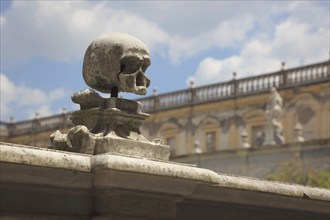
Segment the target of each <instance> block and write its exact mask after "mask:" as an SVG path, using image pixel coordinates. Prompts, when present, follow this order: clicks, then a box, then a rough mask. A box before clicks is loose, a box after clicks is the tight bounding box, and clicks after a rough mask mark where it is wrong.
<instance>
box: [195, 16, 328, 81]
mask: <svg viewBox="0 0 330 220" xmlns="http://www.w3.org/2000/svg"><path fill="white" fill-rule="evenodd" d="M316 27H317V26H316ZM329 38H330V36H329V29H325V28H324V27H323V26H322V25H321V26H320V27H318V28H315V26H312V25H311V24H308V23H304V22H298V21H297V20H296V19H290V18H288V19H286V20H285V21H283V22H282V23H280V24H278V25H277V26H276V27H275V33H274V36H273V38H272V39H269V38H268V37H266V38H264V37H263V36H262V37H259V38H255V39H250V40H249V41H247V42H246V44H245V45H244V47H243V48H242V50H241V51H240V53H239V54H238V55H233V56H230V57H226V58H224V59H217V58H214V57H207V58H205V59H203V60H202V61H201V62H200V64H199V66H198V69H197V70H196V73H195V75H194V76H193V78H194V79H195V80H196V82H197V84H199V85H201V84H206V83H211V82H212V83H213V82H214V81H222V80H230V79H231V77H232V72H233V71H236V72H237V73H238V76H239V77H244V76H248V75H257V74H261V73H267V72H272V71H277V70H279V69H280V68H281V62H282V61H285V62H286V67H293V66H298V65H301V64H307V63H311V62H317V61H322V60H325V59H327V58H328V57H327V55H328V53H329V48H330V45H329Z"/></svg>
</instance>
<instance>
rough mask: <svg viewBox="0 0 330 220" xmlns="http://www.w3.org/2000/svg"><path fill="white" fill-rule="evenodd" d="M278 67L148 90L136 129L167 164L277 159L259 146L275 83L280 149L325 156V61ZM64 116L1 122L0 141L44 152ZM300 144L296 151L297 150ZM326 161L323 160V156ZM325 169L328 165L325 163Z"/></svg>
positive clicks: (65, 126)
mask: <svg viewBox="0 0 330 220" xmlns="http://www.w3.org/2000/svg"><path fill="white" fill-rule="evenodd" d="M282 67H283V68H282V69H281V70H279V71H276V72H273V73H267V74H262V75H258V76H253V77H247V78H241V79H237V78H236V73H234V74H233V79H232V80H230V81H227V82H220V83H216V84H211V85H206V86H202V87H195V86H194V83H193V82H192V83H191V86H190V88H188V89H184V90H180V91H174V92H171V93H166V94H159V95H158V94H157V91H155V90H154V91H153V95H151V96H149V97H146V98H142V99H139V100H138V101H140V102H141V104H142V110H143V112H146V113H149V114H150V118H149V119H148V120H147V121H146V122H145V123H144V124H143V126H142V129H141V131H142V133H143V134H144V135H145V136H146V137H147V138H148V139H149V140H153V139H154V138H161V139H162V140H163V141H164V143H165V144H167V145H169V146H171V148H172V151H171V157H172V159H173V160H176V161H181V162H189V163H190V162H192V161H194V160H197V159H196V156H198V157H201V158H202V161H201V162H202V163H203V164H204V167H205V168H211V169H213V170H216V171H221V168H219V169H217V168H216V166H217V165H216V164H217V162H215V164H214V163H212V164H209V165H207V164H208V162H207V161H211V159H210V158H212V160H215V161H217V158H218V159H219V158H224V157H226V155H227V156H228V155H233V152H236V154H237V155H236V156H237V157H240V156H242V152H243V154H246V152H247V150H248V152H251V154H252V152H257V151H260V152H265V151H267V149H273V150H269V152H273V153H271V154H269V155H275V154H274V152H275V151H278V150H276V147H278V146H272V147H269V146H268V147H267V146H264V144H263V143H264V138H265V130H264V128H265V124H266V121H267V116H266V108H267V106H266V105H267V101H268V99H269V97H270V90H271V88H272V87H273V86H274V87H275V88H276V89H277V91H278V94H279V95H280V96H281V97H282V99H283V116H282V125H283V137H284V139H285V143H284V144H281V145H283V146H287V147H286V148H283V149H284V151H283V152H285V151H287V149H289V148H290V146H297V145H296V144H297V143H298V142H306V143H312V145H313V146H314V145H315V146H316V148H318V147H319V146H323V148H322V149H323V150H321V151H320V152H323V153H321V155H324V149H328V150H327V152H329V141H328V140H329V139H330V124H329V123H330V122H329V121H330V73H329V70H330V61H329V60H328V61H325V62H319V63H314V64H311V65H305V66H300V67H296V68H291V69H284V65H283V66H282ZM69 116H70V113H65V112H63V114H60V115H54V116H50V117H45V118H37V117H36V118H35V119H33V120H27V121H21V122H14V121H11V122H8V123H5V122H1V141H3V142H11V143H19V144H25V145H32V146H38V147H47V146H48V142H49V135H50V134H51V133H53V132H54V131H55V130H57V129H59V130H61V131H62V132H63V133H66V132H68V130H69V129H70V127H72V126H73V125H72V123H71V122H70V120H69ZM318 143H320V144H318ZM324 143H326V144H324ZM299 146H300V147H298V148H299V149H300V148H301V146H302V145H299ZM274 147H275V148H274ZM296 148H297V147H294V149H296ZM196 149H197V151H196ZM274 149H275V150H274ZM277 149H279V148H277ZM295 151H296V150H292V151H290V152H291V153H292V152H295ZM298 151H299V150H298ZM298 151H297V152H298ZM240 152H241V153H240ZM244 152H245V153H244ZM299 152H302V151H299ZM238 154H240V155H238ZM216 155H218V156H216ZM290 155H291V154H290ZM292 155H293V154H292ZM292 155H291V156H292ZM214 157H215V158H214ZM327 157H328V160H329V154H328V155H327ZM243 158H245V159H246V157H245V156H244V157H243ZM282 158H283V157H282ZM236 159H237V158H236ZM245 159H244V160H245ZM198 160H200V158H199V159H198ZM266 160H267V159H266ZM222 161H224V159H222ZM232 161H234V159H232ZM244 163H245V162H244ZM203 164H201V166H203ZM244 166H246V165H244ZM325 166H328V167H329V163H326V165H325ZM244 169H246V167H245V168H239V170H240V171H239V172H238V171H233V172H236V173H239V174H243V175H244V174H247V175H252V176H258V177H260V176H262V175H264V174H260V175H259V174H249V173H246V172H241V171H242V170H244Z"/></svg>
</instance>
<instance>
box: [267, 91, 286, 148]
mask: <svg viewBox="0 0 330 220" xmlns="http://www.w3.org/2000/svg"><path fill="white" fill-rule="evenodd" d="M266 115H267V122H266V125H265V142H264V143H263V145H275V144H284V143H285V140H284V137H283V126H282V122H281V121H282V115H283V101H282V98H281V96H280V95H279V94H278V92H277V90H276V88H275V87H272V88H271V96H270V98H269V100H268V102H267V109H266Z"/></svg>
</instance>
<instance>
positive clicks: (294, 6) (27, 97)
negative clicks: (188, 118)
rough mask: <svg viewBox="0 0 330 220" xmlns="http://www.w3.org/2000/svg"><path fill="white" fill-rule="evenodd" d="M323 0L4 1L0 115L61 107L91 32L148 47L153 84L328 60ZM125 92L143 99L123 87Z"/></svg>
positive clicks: (176, 85) (169, 85)
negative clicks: (130, 38) (121, 36)
mask: <svg viewBox="0 0 330 220" xmlns="http://www.w3.org/2000/svg"><path fill="white" fill-rule="evenodd" d="M329 10H330V9H329V1H328V0H325V1H268V2H266V1H45V0H44V1H4V0H1V48H0V49H1V71H0V73H1V118H0V119H1V121H8V120H9V117H10V116H13V117H14V118H15V120H16V121H19V120H25V119H30V118H33V117H34V115H35V113H36V112H38V113H39V115H40V117H44V116H48V115H52V114H58V113H60V112H61V108H62V107H63V106H66V108H67V110H68V111H72V110H75V109H77V106H76V105H74V104H73V103H72V102H71V99H70V96H71V94H72V93H74V92H76V91H79V90H82V89H86V88H88V86H87V85H86V84H85V83H84V81H83V79H82V73H81V72H82V60H83V56H84V53H85V50H86V49H87V47H88V45H89V44H90V43H91V41H92V40H93V39H95V38H96V37H97V36H99V35H101V34H104V33H110V32H125V33H129V34H132V35H134V36H136V37H138V38H140V39H141V40H142V41H143V42H145V43H146V45H147V46H148V47H149V50H150V52H151V60H152V64H151V66H150V67H149V68H148V70H147V71H146V73H147V75H148V76H149V78H150V79H151V81H152V82H151V86H150V87H149V89H148V93H147V96H149V95H151V94H152V89H153V88H155V87H156V88H157V91H158V93H159V94H160V93H165V92H170V91H174V90H178V89H184V88H187V87H188V82H189V81H190V80H192V79H193V80H194V81H195V84H196V85H197V86H198V85H205V84H208V83H214V82H220V81H226V80H229V79H231V77H232V72H233V71H236V72H237V73H238V77H245V76H250V75H257V74H261V73H266V72H270V71H276V70H279V69H280V66H281V62H282V61H285V62H286V67H293V66H298V65H302V64H308V63H313V62H317V61H324V60H327V59H329V50H330V48H329ZM121 95H123V96H124V97H127V98H140V96H136V95H127V94H125V93H122V94H121Z"/></svg>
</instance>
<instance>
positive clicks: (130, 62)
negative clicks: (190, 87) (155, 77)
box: [121, 56, 142, 74]
mask: <svg viewBox="0 0 330 220" xmlns="http://www.w3.org/2000/svg"><path fill="white" fill-rule="evenodd" d="M141 66H142V61H141V60H140V59H139V58H137V57H132V56H127V57H124V58H123V59H122V60H121V72H122V73H124V74H133V73H135V72H137V71H138V70H139V69H140V68H141Z"/></svg>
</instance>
